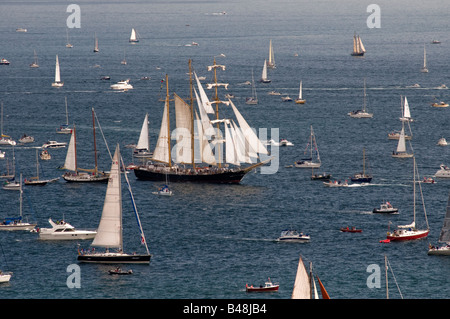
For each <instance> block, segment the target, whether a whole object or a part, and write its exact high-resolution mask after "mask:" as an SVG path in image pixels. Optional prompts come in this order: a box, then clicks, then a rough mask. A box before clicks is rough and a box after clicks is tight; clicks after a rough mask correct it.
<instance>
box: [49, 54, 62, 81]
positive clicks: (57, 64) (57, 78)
mask: <svg viewBox="0 0 450 319" xmlns="http://www.w3.org/2000/svg"><path fill="white" fill-rule="evenodd" d="M52 86H53V87H57V88H59V87H62V86H64V82H62V81H61V71H60V68H59V59H58V55H56V63H55V82H53V83H52Z"/></svg>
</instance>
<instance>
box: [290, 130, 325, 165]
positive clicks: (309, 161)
mask: <svg viewBox="0 0 450 319" xmlns="http://www.w3.org/2000/svg"><path fill="white" fill-rule="evenodd" d="M308 148H309V149H310V157H309V158H305V159H302V160H300V161H297V162H295V163H294V166H295V167H300V168H312V167H314V168H317V167H320V165H321V164H322V162H321V161H320V155H319V148H318V147H317V141H316V136H315V135H314V131H313V128H312V125H311V134H310V137H309V142H308V144H307V145H306V149H305V153H306V151H307V150H308ZM313 148H314V151H315V153H316V157H317V160H316V161H313Z"/></svg>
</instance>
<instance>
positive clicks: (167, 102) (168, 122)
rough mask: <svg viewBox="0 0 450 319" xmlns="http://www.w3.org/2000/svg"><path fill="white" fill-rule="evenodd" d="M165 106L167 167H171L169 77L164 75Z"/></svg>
mask: <svg viewBox="0 0 450 319" xmlns="http://www.w3.org/2000/svg"><path fill="white" fill-rule="evenodd" d="M166 106H167V152H168V159H167V161H168V163H169V167H172V160H171V154H170V118H169V113H170V112H169V77H168V75H167V74H166Z"/></svg>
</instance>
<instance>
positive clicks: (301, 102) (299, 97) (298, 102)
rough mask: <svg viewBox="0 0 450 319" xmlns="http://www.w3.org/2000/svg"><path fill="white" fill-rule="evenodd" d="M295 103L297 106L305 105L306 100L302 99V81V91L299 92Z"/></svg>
mask: <svg viewBox="0 0 450 319" xmlns="http://www.w3.org/2000/svg"><path fill="white" fill-rule="evenodd" d="M295 103H297V104H305V103H306V100H305V99H303V97H302V81H300V89H299V91H298V99H295Z"/></svg>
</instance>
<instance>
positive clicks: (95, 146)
mask: <svg viewBox="0 0 450 319" xmlns="http://www.w3.org/2000/svg"><path fill="white" fill-rule="evenodd" d="M92 125H93V128H94V157H95V168H94V172H95V175H97V144H96V142H95V116H94V108H92Z"/></svg>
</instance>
